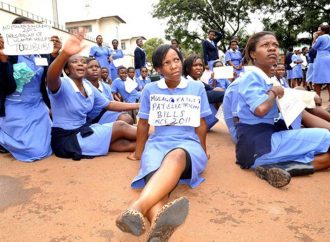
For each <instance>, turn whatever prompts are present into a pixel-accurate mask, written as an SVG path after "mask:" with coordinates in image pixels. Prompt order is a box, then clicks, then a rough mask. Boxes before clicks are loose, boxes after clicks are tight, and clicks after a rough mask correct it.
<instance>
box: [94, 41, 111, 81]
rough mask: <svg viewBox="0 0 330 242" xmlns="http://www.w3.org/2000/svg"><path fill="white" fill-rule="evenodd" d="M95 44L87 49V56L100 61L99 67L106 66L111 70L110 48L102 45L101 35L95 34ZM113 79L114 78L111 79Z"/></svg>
mask: <svg viewBox="0 0 330 242" xmlns="http://www.w3.org/2000/svg"><path fill="white" fill-rule="evenodd" d="M96 44H97V45H96V46H93V47H92V48H91V49H90V51H89V56H90V57H94V58H95V59H97V61H98V62H99V63H100V65H101V67H106V68H107V69H108V70H109V71H111V64H110V63H111V60H112V59H111V57H110V56H111V50H110V48H108V47H106V46H103V37H102V35H98V36H96ZM112 80H114V79H112Z"/></svg>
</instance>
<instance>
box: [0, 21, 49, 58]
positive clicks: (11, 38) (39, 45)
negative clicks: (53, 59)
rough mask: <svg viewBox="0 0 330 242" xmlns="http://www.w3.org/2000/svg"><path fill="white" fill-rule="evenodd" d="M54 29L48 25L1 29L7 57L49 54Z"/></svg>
mask: <svg viewBox="0 0 330 242" xmlns="http://www.w3.org/2000/svg"><path fill="white" fill-rule="evenodd" d="M51 30H52V27H51V26H50V25H47V24H10V25H5V26H2V27H1V30H0V32H1V33H2V36H3V39H4V44H5V49H4V53H5V54H6V55H32V54H49V53H51V52H52V50H53V43H52V42H51V41H50V37H51Z"/></svg>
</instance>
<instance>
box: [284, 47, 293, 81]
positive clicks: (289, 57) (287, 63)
mask: <svg viewBox="0 0 330 242" xmlns="http://www.w3.org/2000/svg"><path fill="white" fill-rule="evenodd" d="M292 55H293V47H289V49H288V53H287V54H286V56H285V69H286V79H287V81H288V83H289V86H290V87H293V86H292V83H291V79H292V67H291V65H290V64H291V63H292Z"/></svg>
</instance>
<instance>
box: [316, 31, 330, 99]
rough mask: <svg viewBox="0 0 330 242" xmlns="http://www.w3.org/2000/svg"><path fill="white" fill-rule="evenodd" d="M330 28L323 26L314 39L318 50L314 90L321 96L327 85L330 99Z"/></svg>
mask: <svg viewBox="0 0 330 242" xmlns="http://www.w3.org/2000/svg"><path fill="white" fill-rule="evenodd" d="M329 31H330V27H329V25H328V24H321V25H320V26H319V28H318V30H317V32H316V33H314V35H313V37H314V40H313V46H312V47H313V49H315V50H317V55H316V58H315V60H314V65H313V67H314V72H313V73H314V74H313V81H314V90H315V91H316V93H317V95H319V96H321V86H322V84H326V85H327V88H328V95H329V96H328V98H329V99H330V85H329V84H330V36H329Z"/></svg>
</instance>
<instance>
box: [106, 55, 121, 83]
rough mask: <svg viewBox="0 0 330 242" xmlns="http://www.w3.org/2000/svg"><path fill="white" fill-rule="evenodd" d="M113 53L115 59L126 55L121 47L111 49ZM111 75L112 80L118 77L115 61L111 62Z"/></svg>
mask: <svg viewBox="0 0 330 242" xmlns="http://www.w3.org/2000/svg"><path fill="white" fill-rule="evenodd" d="M111 55H112V59H113V60H117V59H120V58H123V57H124V53H123V51H122V50H120V49H116V50H115V49H113V50H111ZM109 72H110V76H111V80H115V79H116V78H117V77H118V72H117V68H116V66H115V65H114V64H113V61H112V62H111V63H110V70H109Z"/></svg>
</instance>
